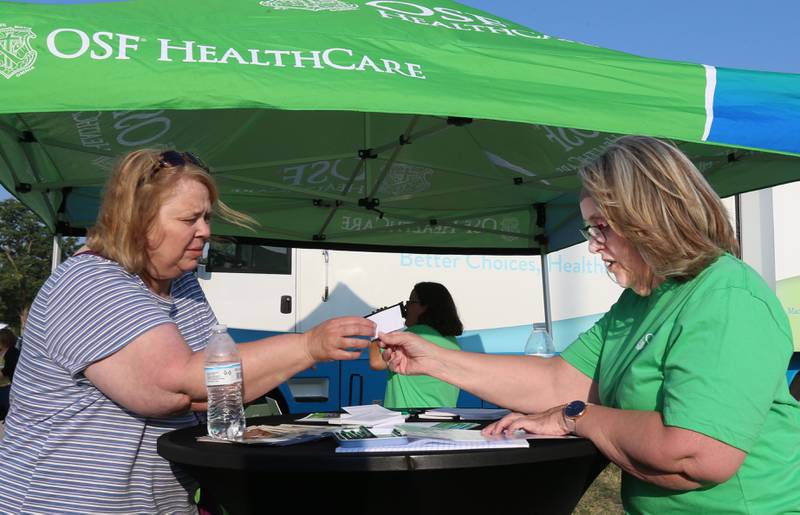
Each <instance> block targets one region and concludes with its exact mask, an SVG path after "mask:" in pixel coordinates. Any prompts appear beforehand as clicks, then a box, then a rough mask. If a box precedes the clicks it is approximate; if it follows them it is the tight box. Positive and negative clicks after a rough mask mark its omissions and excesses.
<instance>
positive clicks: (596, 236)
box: [578, 224, 608, 243]
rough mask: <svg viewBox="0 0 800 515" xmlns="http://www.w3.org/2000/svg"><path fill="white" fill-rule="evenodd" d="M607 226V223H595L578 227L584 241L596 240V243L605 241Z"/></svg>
mask: <svg viewBox="0 0 800 515" xmlns="http://www.w3.org/2000/svg"><path fill="white" fill-rule="evenodd" d="M607 228H608V224H597V225H586V226H585V227H583V228H581V229H578V230H579V231H580V232H581V234H582V235H583V237H584V238H586V241H592V240H594V241H596V242H597V243H605V242H606V233H605V230H606V229H607Z"/></svg>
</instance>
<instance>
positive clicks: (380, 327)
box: [365, 304, 405, 338]
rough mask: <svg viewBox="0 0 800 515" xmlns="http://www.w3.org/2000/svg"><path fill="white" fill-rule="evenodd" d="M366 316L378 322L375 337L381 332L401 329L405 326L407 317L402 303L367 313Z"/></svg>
mask: <svg viewBox="0 0 800 515" xmlns="http://www.w3.org/2000/svg"><path fill="white" fill-rule="evenodd" d="M365 318H368V319H370V320H372V321H373V322H375V324H377V328H376V329H375V335H374V336H373V338H377V337H378V333H379V332H380V333H391V332H393V331H399V330H401V329H403V328H404V327H405V317H403V310H402V309H400V304H395V305H394V306H389V307H388V308H383V309H381V310H378V311H376V312H375V313H372V314H371V315H367V316H366V317H365Z"/></svg>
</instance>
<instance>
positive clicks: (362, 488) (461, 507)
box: [158, 416, 606, 515]
mask: <svg viewBox="0 0 800 515" xmlns="http://www.w3.org/2000/svg"><path fill="white" fill-rule="evenodd" d="M295 418H297V417H296V416H278V417H260V418H256V419H252V420H248V424H250V425H252V424H253V423H256V424H280V423H289V422H292V421H293V420H294V419H295ZM205 433H206V428H205V426H196V427H190V428H185V429H180V430H177V431H171V432H169V433H166V434H164V435H163V436H161V437H160V438H159V439H158V453H159V454H160V455H161V456H163V457H164V458H166V459H167V460H169V461H170V462H172V463H173V464H174V465H175V466H178V467H180V468H182V469H183V470H185V471H186V472H187V473H188V474H189V475H191V476H192V477H194V478H195V479H196V480H197V481H198V483H199V484H200V487H201V492H202V495H203V496H204V498H206V499H207V498H209V497H210V498H213V499H214V501H215V503H218V504H219V505H221V506H223V507H224V508H225V510H226V511H227V513H229V514H231V515H239V514H249V513H268V512H269V511H270V510H276V509H278V507H279V506H286V505H288V506H290V507H291V509H292V511H295V512H297V513H315V512H317V510H335V511H337V512H338V511H340V510H341V511H343V512H345V513H353V514H356V513H370V514H371V513H374V514H378V515H384V514H390V513H403V514H408V513H417V514H425V513H454V514H462V513H482V514H487V513H495V512H498V511H500V510H502V511H507V510H520V511H519V513H546V514H559V513H564V514H568V513H571V512H572V510H573V509H574V507H575V505H576V504H577V503H578V501H579V500H580V497H581V495H583V492H584V491H585V490H586V488H587V487H588V486H589V485H590V484H591V482H592V481H593V480H594V478H595V476H596V475H597V474H598V473H599V472H600V471H601V470H602V468H603V467H604V466H605V464H606V461H605V459H604V458H603V457H602V455H601V454H600V453H599V452H598V451H597V449H596V448H595V446H594V445H593V444H592V443H591V442H590V441H588V440H584V439H567V440H533V441H531V445H530V447H529V448H518V449H491V450H488V449H487V450H474V451H447V452H413V453H406V454H403V453H380V454H376V453H363V454H337V453H336V452H335V449H336V442H335V441H334V440H333V439H331V438H326V439H324V440H318V441H314V442H309V443H303V444H299V445H292V446H287V447H274V446H266V445H252V444H251V445H245V444H227V443H214V442H198V441H196V437H198V436H201V435H204V434H205Z"/></svg>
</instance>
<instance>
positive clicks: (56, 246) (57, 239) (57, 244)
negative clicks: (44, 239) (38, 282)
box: [50, 234, 61, 272]
mask: <svg viewBox="0 0 800 515" xmlns="http://www.w3.org/2000/svg"><path fill="white" fill-rule="evenodd" d="M60 264H61V236H59V235H58V234H54V235H53V258H52V260H51V261H50V270H51V271H52V272H55V271H56V268H58V265H60Z"/></svg>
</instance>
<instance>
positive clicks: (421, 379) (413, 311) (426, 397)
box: [369, 282, 463, 408]
mask: <svg viewBox="0 0 800 515" xmlns="http://www.w3.org/2000/svg"><path fill="white" fill-rule="evenodd" d="M405 312H406V319H405V324H406V327H407V329H406V330H407V331H408V332H409V333H411V334H416V335H419V336H420V337H422V338H424V339H425V340H427V341H428V342H430V343H431V344H433V345H436V346H438V347H441V348H443V349H450V350H454V351H458V350H460V349H461V347H460V346H459V345H458V342H457V341H456V339H455V337H456V336H459V335H461V332H462V331H463V325H462V324H461V320H460V319H459V318H458V310H457V309H456V305H455V303H454V302H453V297H452V296H451V295H450V292H449V291H447V288H445V287H444V286H443V285H441V284H439V283H432V282H422V283H417V284H416V285H415V286H414V288H413V289H412V290H411V294H410V295H409V296H408V301H406V303H405ZM369 364H370V367H371V368H372V369H373V370H386V368H387V366H386V362H385V361H384V360H383V357H382V355H381V351H380V349H379V348H378V344H377V342H372V343H371V344H370V349H369ZM458 394H459V388H458V387H457V386H454V385H452V384H449V383H446V382H444V381H441V380H439V379H436V378H434V377H430V376H424V375H419V376H404V375H400V374H396V373H394V372H392V371H389V377H388V381H387V383H386V394H385V395H384V401H383V405H384V407H387V408H438V407H455V406H456V404H457V402H458Z"/></svg>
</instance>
